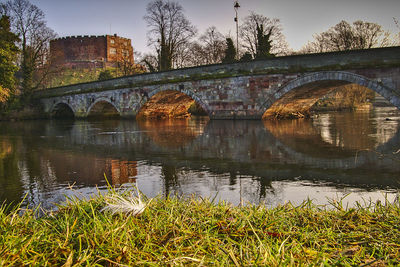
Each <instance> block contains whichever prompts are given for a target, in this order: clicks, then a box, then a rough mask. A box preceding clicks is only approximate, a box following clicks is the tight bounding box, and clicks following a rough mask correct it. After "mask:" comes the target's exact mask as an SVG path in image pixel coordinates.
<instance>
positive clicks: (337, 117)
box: [0, 107, 400, 208]
mask: <svg viewBox="0 0 400 267" xmlns="http://www.w3.org/2000/svg"><path fill="white" fill-rule="evenodd" d="M399 124H400V113H399V111H398V110H396V109H395V108H388V107H385V108H383V107H380V108H375V109H373V110H370V111H361V112H340V113H323V114H319V115H318V116H316V117H314V118H313V119H302V120H289V121H264V122H261V121H209V120H208V119H206V118H200V119H188V120H168V121H138V122H136V121H127V120H107V121H24V122H6V123H5V122H3V123H0V201H2V202H4V201H6V202H7V203H11V202H13V203H17V202H20V201H21V200H22V199H23V197H24V196H25V195H26V194H27V196H26V200H25V205H32V206H35V205H38V204H41V206H43V207H45V208H51V207H53V204H54V203H60V202H62V201H64V200H65V196H68V195H72V194H79V195H81V196H88V195H91V194H94V193H96V192H97V188H99V189H100V190H104V188H105V185H106V180H105V178H104V177H105V176H106V177H107V179H108V180H109V181H110V182H111V183H112V184H113V185H116V186H119V185H124V186H128V187H129V186H131V185H132V184H136V185H137V186H138V187H139V189H140V190H141V191H142V192H143V193H145V194H146V195H147V196H149V197H154V196H156V195H169V194H177V195H190V194H196V195H200V196H205V197H211V198H214V197H215V198H216V199H217V200H226V201H229V202H231V203H233V204H239V203H240V202H243V203H260V202H265V203H266V205H268V206H276V205H277V204H281V203H285V202H288V201H291V202H292V203H295V204H300V203H301V202H302V201H303V200H305V199H307V198H310V199H313V200H314V201H315V202H316V203H320V204H325V203H328V202H329V199H333V198H334V199H337V198H341V197H343V196H346V195H347V194H349V193H350V194H349V195H348V196H347V197H346V198H345V200H346V202H348V203H349V204H350V205H354V203H355V202H356V201H358V202H368V201H369V200H373V201H376V200H377V199H384V198H385V196H386V197H387V198H388V199H389V200H390V201H392V200H393V199H394V198H395V196H396V193H397V191H398V189H399V188H400V125H399ZM71 185H73V188H74V190H73V191H71V189H70V188H69V187H70V186H71Z"/></svg>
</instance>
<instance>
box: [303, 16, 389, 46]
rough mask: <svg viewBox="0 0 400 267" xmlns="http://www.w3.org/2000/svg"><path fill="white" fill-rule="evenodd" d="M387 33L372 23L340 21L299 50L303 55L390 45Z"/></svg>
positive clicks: (315, 36)
mask: <svg viewBox="0 0 400 267" xmlns="http://www.w3.org/2000/svg"><path fill="white" fill-rule="evenodd" d="M392 44H393V42H392V41H391V39H390V34H389V32H387V31H385V30H383V29H382V26H381V25H379V24H376V23H372V22H364V21H361V20H357V21H355V22H353V24H352V25H351V24H349V23H348V22H347V21H344V20H342V21H341V22H339V23H338V24H336V25H335V26H333V27H331V28H330V29H328V30H327V31H325V32H322V33H320V34H317V35H314V41H312V42H309V43H308V44H307V45H306V46H304V47H303V48H302V49H301V52H303V53H313V52H328V51H345V50H353V49H368V48H373V47H384V46H389V45H392Z"/></svg>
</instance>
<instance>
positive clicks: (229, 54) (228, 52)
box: [222, 38, 236, 63]
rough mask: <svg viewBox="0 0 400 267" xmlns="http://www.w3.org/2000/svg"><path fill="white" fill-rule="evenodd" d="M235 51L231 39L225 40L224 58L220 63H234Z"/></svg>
mask: <svg viewBox="0 0 400 267" xmlns="http://www.w3.org/2000/svg"><path fill="white" fill-rule="evenodd" d="M235 58H236V49H235V46H234V45H233V41H232V39H231V38H226V49H225V57H224V58H223V59H222V63H233V62H235V61H236V59H235Z"/></svg>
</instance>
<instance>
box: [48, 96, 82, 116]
mask: <svg viewBox="0 0 400 267" xmlns="http://www.w3.org/2000/svg"><path fill="white" fill-rule="evenodd" d="M49 111H50V116H51V117H57V116H58V115H61V113H64V112H66V113H67V116H66V117H75V114H76V110H75V108H74V107H73V106H72V105H70V104H69V103H68V101H64V100H61V101H58V102H56V103H54V104H53V105H52V107H51V108H50V109H49ZM68 113H69V114H68Z"/></svg>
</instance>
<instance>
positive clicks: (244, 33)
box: [240, 12, 289, 58]
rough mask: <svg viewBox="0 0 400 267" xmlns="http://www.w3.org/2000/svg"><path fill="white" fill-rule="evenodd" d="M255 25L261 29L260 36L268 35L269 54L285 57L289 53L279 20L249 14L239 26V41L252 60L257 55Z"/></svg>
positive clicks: (252, 13) (253, 13)
mask: <svg viewBox="0 0 400 267" xmlns="http://www.w3.org/2000/svg"><path fill="white" fill-rule="evenodd" d="M257 25H258V27H260V28H261V27H262V29H263V32H262V35H268V34H269V38H270V40H271V41H272V42H271V53H272V54H274V55H278V56H279V55H286V54H287V53H288V52H289V46H288V44H287V42H286V38H285V36H284V35H283V33H282V25H281V22H280V20H279V19H276V18H273V19H270V18H267V17H265V16H263V15H260V14H256V13H255V12H251V14H250V15H248V16H247V17H245V19H244V20H243V23H242V25H241V26H240V39H241V42H242V46H243V48H244V50H245V51H246V52H249V53H250V54H251V55H252V56H253V58H255V57H256V55H257V45H258V38H257Z"/></svg>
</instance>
